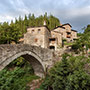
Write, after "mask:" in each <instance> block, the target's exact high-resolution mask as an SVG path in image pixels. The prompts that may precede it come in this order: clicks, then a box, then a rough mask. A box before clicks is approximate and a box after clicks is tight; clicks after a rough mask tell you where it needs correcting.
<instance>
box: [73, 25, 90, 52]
mask: <svg viewBox="0 0 90 90" xmlns="http://www.w3.org/2000/svg"><path fill="white" fill-rule="evenodd" d="M84 46H85V47H86V48H84ZM89 48H90V25H88V26H87V28H86V29H85V31H84V33H83V34H80V37H79V39H78V40H77V41H76V43H74V44H73V45H72V49H74V50H75V51H78V52H79V51H84V50H86V51H87V50H88V49H89Z"/></svg>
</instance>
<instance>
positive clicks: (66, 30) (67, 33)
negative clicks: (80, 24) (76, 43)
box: [53, 23, 77, 42]
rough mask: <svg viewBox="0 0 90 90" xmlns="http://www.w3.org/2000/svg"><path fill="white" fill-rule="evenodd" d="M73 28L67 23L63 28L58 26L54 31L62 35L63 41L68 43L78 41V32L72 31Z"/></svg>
mask: <svg viewBox="0 0 90 90" xmlns="http://www.w3.org/2000/svg"><path fill="white" fill-rule="evenodd" d="M71 28H72V26H71V25H70V24H69V23H67V24H63V25H61V26H58V27H56V28H54V29H53V31H57V32H58V33H61V34H62V39H66V40H67V41H68V42H70V41H73V40H75V39H77V31H75V30H72V29H71Z"/></svg>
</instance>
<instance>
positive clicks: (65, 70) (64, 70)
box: [37, 54, 90, 90]
mask: <svg viewBox="0 0 90 90" xmlns="http://www.w3.org/2000/svg"><path fill="white" fill-rule="evenodd" d="M87 63H90V58H87V57H84V56H76V57H74V56H70V55H67V54H65V55H63V58H62V61H61V62H58V63H56V65H55V66H54V67H53V68H51V70H50V71H49V75H48V76H47V78H45V80H44V82H43V83H42V85H41V86H40V88H39V89H37V90H48V89H49V88H52V89H51V90H90V75H89V74H88V73H87V72H86V71H85V68H84V67H85V65H86V64H87Z"/></svg>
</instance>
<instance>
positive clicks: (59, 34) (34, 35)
mask: <svg viewBox="0 0 90 90" xmlns="http://www.w3.org/2000/svg"><path fill="white" fill-rule="evenodd" d="M71 28H72V26H71V25H70V24H68V23H67V24H63V25H61V26H57V27H56V28H54V29H53V30H51V31H50V30H49V29H48V27H47V26H46V24H45V22H44V25H43V26H39V27H30V28H27V33H26V34H24V44H30V45H35V46H40V47H42V48H50V49H54V50H57V49H58V48H59V47H61V46H62V40H63V39H66V40H67V41H68V42H70V41H73V40H75V39H77V31H75V30H72V29H71Z"/></svg>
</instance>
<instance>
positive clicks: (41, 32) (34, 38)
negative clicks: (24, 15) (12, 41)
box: [24, 26, 50, 48]
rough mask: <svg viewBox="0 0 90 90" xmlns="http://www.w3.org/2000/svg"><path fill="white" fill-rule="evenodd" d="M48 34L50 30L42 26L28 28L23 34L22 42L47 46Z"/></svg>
mask: <svg viewBox="0 0 90 90" xmlns="http://www.w3.org/2000/svg"><path fill="white" fill-rule="evenodd" d="M49 36H50V32H49V30H48V29H47V28H46V27H44V26H42V27H34V28H28V29H27V33H26V34H25V35H24V44H30V45H35V46H40V47H43V48H48V45H49Z"/></svg>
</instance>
